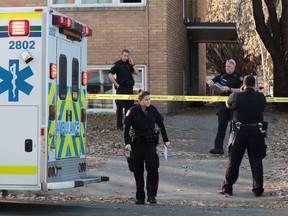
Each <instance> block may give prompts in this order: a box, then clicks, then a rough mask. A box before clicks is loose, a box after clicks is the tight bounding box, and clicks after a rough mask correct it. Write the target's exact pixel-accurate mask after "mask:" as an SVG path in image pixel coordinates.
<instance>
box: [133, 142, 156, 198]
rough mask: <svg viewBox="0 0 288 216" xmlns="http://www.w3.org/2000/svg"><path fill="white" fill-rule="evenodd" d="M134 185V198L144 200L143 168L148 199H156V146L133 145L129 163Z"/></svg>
mask: <svg viewBox="0 0 288 216" xmlns="http://www.w3.org/2000/svg"><path fill="white" fill-rule="evenodd" d="M129 163H130V164H129V165H130V169H131V171H132V172H133V173H134V178H135V183H136V198H137V199H143V200H144V199H145V192H144V187H145V180H144V166H145V169H146V171H147V177H146V190H147V196H148V197H156V196H157V190H158V184H159V173H158V168H159V157H158V155H157V152H156V144H145V143H133V144H132V151H131V155H130V161H129Z"/></svg>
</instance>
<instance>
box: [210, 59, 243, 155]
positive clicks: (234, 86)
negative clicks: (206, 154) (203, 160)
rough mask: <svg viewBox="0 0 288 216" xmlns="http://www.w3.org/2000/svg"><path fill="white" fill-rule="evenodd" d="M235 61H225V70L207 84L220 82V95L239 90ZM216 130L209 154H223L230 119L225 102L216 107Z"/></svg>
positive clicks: (241, 78)
mask: <svg viewBox="0 0 288 216" xmlns="http://www.w3.org/2000/svg"><path fill="white" fill-rule="evenodd" d="M235 68H236V62H235V61H234V60H233V59H229V60H227V61H226V65H225V69H226V72H225V73H223V74H220V75H218V76H216V77H214V78H213V79H212V80H211V81H210V82H208V83H207V84H208V85H209V86H210V87H213V86H214V85H216V84H220V85H221V86H220V87H221V88H220V92H221V93H220V95H221V96H229V95H230V94H231V93H232V92H239V91H240V87H241V86H242V83H243V76H242V74H241V73H240V72H238V71H235ZM217 115H218V130H217V134H216V138H215V141H214V148H213V149H211V150H210V153H211V154H224V150H223V142H224V139H225V134H226V130H227V125H228V122H229V121H230V119H231V111H230V110H229V109H227V107H226V106H225V103H219V108H218V112H217Z"/></svg>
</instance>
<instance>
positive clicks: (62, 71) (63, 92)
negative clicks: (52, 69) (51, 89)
mask: <svg viewBox="0 0 288 216" xmlns="http://www.w3.org/2000/svg"><path fill="white" fill-rule="evenodd" d="M66 96H67V57H66V56H65V55H64V54H60V56H59V98H60V100H65V99H66Z"/></svg>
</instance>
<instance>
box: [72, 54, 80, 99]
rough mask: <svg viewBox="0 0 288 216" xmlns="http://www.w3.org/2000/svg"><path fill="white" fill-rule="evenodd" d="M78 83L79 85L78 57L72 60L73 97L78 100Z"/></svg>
mask: <svg viewBox="0 0 288 216" xmlns="http://www.w3.org/2000/svg"><path fill="white" fill-rule="evenodd" d="M78 85H79V62H78V59H75V58H73V60H72V99H73V101H77V100H78Z"/></svg>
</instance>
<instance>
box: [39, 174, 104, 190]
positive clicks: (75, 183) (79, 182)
mask: <svg viewBox="0 0 288 216" xmlns="http://www.w3.org/2000/svg"><path fill="white" fill-rule="evenodd" d="M104 181H109V177H108V176H85V177H82V178H80V179H75V180H71V181H60V182H50V183H47V184H44V183H43V184H42V190H43V191H49V190H55V189H63V188H74V187H82V186H85V185H87V184H91V183H99V182H104Z"/></svg>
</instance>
